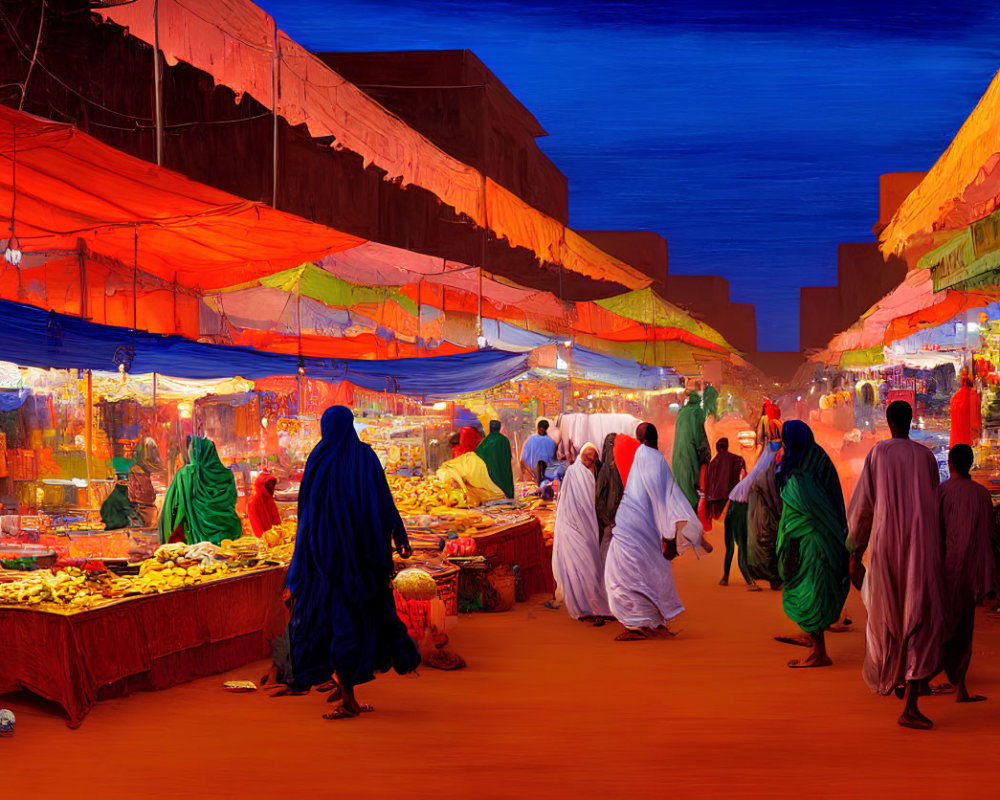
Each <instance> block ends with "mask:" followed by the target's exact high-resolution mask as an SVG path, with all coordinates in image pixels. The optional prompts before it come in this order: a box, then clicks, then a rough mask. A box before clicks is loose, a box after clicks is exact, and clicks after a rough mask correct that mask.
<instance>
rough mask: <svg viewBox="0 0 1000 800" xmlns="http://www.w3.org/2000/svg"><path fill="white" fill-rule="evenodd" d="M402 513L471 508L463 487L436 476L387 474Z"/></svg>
mask: <svg viewBox="0 0 1000 800" xmlns="http://www.w3.org/2000/svg"><path fill="white" fill-rule="evenodd" d="M386 477H387V478H388V479H389V488H390V489H391V490H392V497H393V499H394V500H395V501H396V508H398V509H399V513H400V514H404V515H406V514H442V513H445V512H448V511H451V510H453V509H455V508H469V507H470V503H469V500H468V498H467V497H466V495H465V492H463V491H462V490H461V489H459V488H457V487H455V486H453V485H452V484H450V483H446V482H445V481H442V480H440V479H439V478H437V477H436V476H433V475H431V476H428V477H426V478H409V477H404V476H402V475H386Z"/></svg>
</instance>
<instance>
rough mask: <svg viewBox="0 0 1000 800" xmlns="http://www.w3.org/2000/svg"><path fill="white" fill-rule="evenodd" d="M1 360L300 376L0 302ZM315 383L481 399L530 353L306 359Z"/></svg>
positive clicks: (248, 356)
mask: <svg viewBox="0 0 1000 800" xmlns="http://www.w3.org/2000/svg"><path fill="white" fill-rule="evenodd" d="M0 320H3V325H0V360H6V361H13V362H14V363H17V364H20V365H22V366H26V367H41V368H43V369H49V368H55V369H91V370H104V371H108V372H115V371H117V370H118V368H119V365H124V367H125V370H126V372H129V373H148V372H159V373H161V374H163V375H169V376H171V377H175V378H190V379H220V378H229V377H233V376H239V377H241V378H246V379H247V380H255V379H258V378H266V377H270V376H272V375H294V374H295V373H296V371H297V370H298V367H299V360H298V357H297V356H295V355H289V354H285V353H265V352H262V351H260V350H255V349H253V348H251V347H234V346H229V345H216V344H206V343H203V342H195V341H192V340H190V339H185V338H184V337H182V336H163V335H161V334H157V333H149V332H147V331H133V330H129V329H128V328H117V327H112V326H110V325H101V324H99V323H96V322H88V321H87V320H84V319H80V318H79V317H71V316H67V315H65V314H57V313H55V312H52V311H43V310H42V309H39V308H35V307H34V306H28V305H24V304H22V303H14V302H10V301H8V300H0ZM302 365H303V366H304V368H305V374H306V375H307V376H309V377H313V378H319V379H322V380H329V381H343V380H346V381H350V382H351V383H353V384H355V385H357V386H361V387H363V388H365V389H369V390H372V391H380V392H392V393H400V394H405V395H409V396H411V397H426V398H443V397H456V396H459V395H463V394H469V393H471V392H479V391H482V390H484V389H489V388H490V387H492V386H496V385H497V384H500V383H503V382H504V381H508V380H511V379H512V378H515V377H517V376H518V375H521V374H522V373H524V372H527V370H528V354H527V353H508V352H506V351H503V350H479V351H477V352H472V353H459V354H457V355H448V356H431V357H427V358H399V359H388V360H385V361H364V360H360V359H330V358H311V357H305V358H304V359H303V363H302Z"/></svg>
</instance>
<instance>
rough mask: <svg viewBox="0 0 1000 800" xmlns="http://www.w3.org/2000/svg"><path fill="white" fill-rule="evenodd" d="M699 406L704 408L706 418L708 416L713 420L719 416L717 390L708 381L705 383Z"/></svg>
mask: <svg viewBox="0 0 1000 800" xmlns="http://www.w3.org/2000/svg"><path fill="white" fill-rule="evenodd" d="M701 407H702V408H703V409H704V410H705V417H706V418H708V417H709V416H710V417H711V418H712V419H714V420H717V419H718V418H719V390H718V389H716V388H715V387H714V386H713V385H712V384H710V383H706V384H705V391H704V392H702V402H701Z"/></svg>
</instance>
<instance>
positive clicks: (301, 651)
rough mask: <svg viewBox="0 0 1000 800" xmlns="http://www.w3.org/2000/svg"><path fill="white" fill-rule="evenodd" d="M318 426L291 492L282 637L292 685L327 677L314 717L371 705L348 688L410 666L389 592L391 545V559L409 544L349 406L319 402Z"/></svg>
mask: <svg viewBox="0 0 1000 800" xmlns="http://www.w3.org/2000/svg"><path fill="white" fill-rule="evenodd" d="M320 431H321V434H322V438H321V439H320V441H319V443H318V444H317V445H316V446H315V447H314V448H313V451H312V452H311V453H310V454H309V459H308V460H307V461H306V468H305V473H304V474H303V476H302V488H301V489H300V490H299V506H298V516H299V528H298V535H297V537H296V541H295V554H294V555H293V556H292V563H291V565H290V566H289V568H288V588H289V590H290V591H291V595H292V602H293V603H294V605H293V610H292V617H291V621H290V622H289V624H288V640H289V644H290V650H291V664H292V673H293V674H294V676H295V682H296V686H297V687H298V688H305V687H309V686H319V685H321V684H326V683H328V682H329V684H330V685H331V687H332V692H331V694H330V697H329V698H328V700H330V701H331V702H335V701H338V700H339V701H340V705H338V706H337V708H336V709H334V711H333V712H332V713H330V714H326V715H324V716H325V717H326V718H327V719H350V718H353V717H357V716H359V715H360V714H361V712H362V711H370V710H372V709H371V707H370V706H363V705H361V704H360V703H359V702H358V700H357V698H356V697H355V694H354V689H355V687H356V686H358V685H359V684H362V683H366V682H368V681H371V680H374V679H375V673H376V672H387V671H388V670H389V669H395V670H396V672H398V673H400V674H405V673H407V672H412V671H413V670H415V669H416V668H417V666H418V665H419V663H420V655H419V654H418V652H417V648H416V646H415V645H414V644H413V641H412V640H411V639H410V637H409V635H408V634H407V632H406V626H405V625H404V624H403V622H402V621H401V620H400V619H399V616H398V615H397V614H396V604H395V600H394V599H393V594H392V577H393V566H392V550H393V547H395V549H396V550H397V551H398V553H399V555H400V557H401V558H409V557H410V556H411V555H412V551H411V549H410V543H409V540H408V539H407V536H406V529H405V528H404V527H403V520H402V519H401V518H400V516H399V512H398V511H397V510H396V505H395V503H394V502H393V499H392V492H390V491H389V483H388V481H386V478H385V472H384V471H383V469H382V465H381V464H380V463H379V460H378V456H376V455H375V451H374V450H372V449H371V447H369V446H368V445H366V444H364V443H363V442H362V441H361V440H360V439H359V438H358V434H357V431H355V429H354V415H353V414H352V413H351V410H350V409H349V408H347V407H346V406H332V407H331V408H328V409H327V410H326V411H325V412H323V417H322V419H321V420H320ZM331 675H332V676H333V679H332V681H331Z"/></svg>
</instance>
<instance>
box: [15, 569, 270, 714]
mask: <svg viewBox="0 0 1000 800" xmlns="http://www.w3.org/2000/svg"><path fill="white" fill-rule="evenodd" d="M284 583H285V568H284V567H275V568H273V569H267V570H260V571H257V572H252V573H249V574H247V575H240V576H238V577H234V578H227V579H225V580H220V581H214V582H211V583H206V584H202V585H200V586H192V587H190V588H187V589H182V590H178V591H174V592H168V593H165V594H159V595H147V596H143V597H136V598H131V599H129V600H126V601H123V602H120V603H117V604H115V605H111V606H106V607H104V608H97V609H94V610H92V611H84V612H81V613H78V614H71V615H63V614H52V613H47V612H44V611H35V610H31V609H21V608H2V609H0V653H2V657H0V693H3V692H10V691H15V690H18V689H26V690H28V691H30V692H33V693H35V694H37V695H40V696H41V697H44V698H46V699H48V700H53V701H55V702H56V703H58V704H59V705H61V706H62V707H63V708H64V709H65V710H66V714H67V716H68V717H69V725H70V727H73V728H75V727H77V726H78V725H79V724H80V723H81V722H82V721H83V718H84V717H85V716H86V715H87V713H88V712H89V711H90V709H91V708H93V707H94V704H95V703H96V702H97V701H98V700H99V699H101V698H106V697H120V696H123V695H126V694H129V693H130V692H134V691H142V690H152V689H165V688H167V687H169V686H173V685H175V684H178V683H183V682H185V681H190V680H193V679H195V678H200V677H204V676H205V675H213V674H216V673H219V672H225V671H226V670H230V669H234V668H235V667H239V666H242V665H243V664H248V663H250V662H251V661H255V660H257V659H260V658H264V657H266V656H267V655H268V654H269V653H270V644H271V640H272V639H273V638H274V637H275V636H276V635H277V634H279V633H281V631H282V630H284V628H285V625H286V623H287V618H288V615H287V612H286V610H285V606H284V604H283V603H282V602H281V594H282V589H283V587H284Z"/></svg>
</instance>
